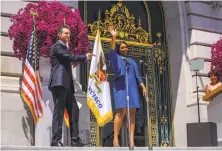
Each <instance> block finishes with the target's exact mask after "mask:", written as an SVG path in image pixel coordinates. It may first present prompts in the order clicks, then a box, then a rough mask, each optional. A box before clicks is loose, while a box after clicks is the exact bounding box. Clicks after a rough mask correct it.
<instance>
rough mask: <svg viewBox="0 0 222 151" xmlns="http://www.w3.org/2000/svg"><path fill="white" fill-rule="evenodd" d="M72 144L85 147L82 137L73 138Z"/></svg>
mask: <svg viewBox="0 0 222 151" xmlns="http://www.w3.org/2000/svg"><path fill="white" fill-rule="evenodd" d="M71 146H73V147H83V146H85V144H83V143H82V140H81V139H80V138H78V139H75V140H72V141H71Z"/></svg>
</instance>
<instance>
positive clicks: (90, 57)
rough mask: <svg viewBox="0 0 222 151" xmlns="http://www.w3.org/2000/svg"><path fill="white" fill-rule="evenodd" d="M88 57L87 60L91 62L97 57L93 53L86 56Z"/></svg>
mask: <svg viewBox="0 0 222 151" xmlns="http://www.w3.org/2000/svg"><path fill="white" fill-rule="evenodd" d="M86 56H87V60H91V59H92V57H93V56H95V55H94V54H93V53H90V52H89V53H87V54H86Z"/></svg>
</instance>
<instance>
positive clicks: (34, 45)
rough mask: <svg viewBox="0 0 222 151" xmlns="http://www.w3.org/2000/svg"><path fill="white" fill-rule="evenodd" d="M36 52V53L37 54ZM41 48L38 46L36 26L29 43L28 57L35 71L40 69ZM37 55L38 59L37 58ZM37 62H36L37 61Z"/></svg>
mask: <svg viewBox="0 0 222 151" xmlns="http://www.w3.org/2000/svg"><path fill="white" fill-rule="evenodd" d="M35 53H36V54H35ZM39 55H40V54H39V49H38V47H37V37H36V33H35V30H34V28H33V29H32V33H31V39H30V41H29V45H28V52H27V56H26V57H27V58H26V59H28V61H29V63H30V65H31V66H32V67H33V69H34V70H35V71H37V70H39ZM35 57H36V59H35ZM35 62H36V63H35ZM35 66H36V68H35Z"/></svg>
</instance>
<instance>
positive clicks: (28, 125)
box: [19, 61, 35, 146]
mask: <svg viewBox="0 0 222 151" xmlns="http://www.w3.org/2000/svg"><path fill="white" fill-rule="evenodd" d="M23 72H24V61H23V63H22V75H23ZM19 85H20V88H19V91H20V94H21V86H22V76H21V77H20V79H19ZM20 98H21V100H22V102H23V107H24V109H25V111H26V116H22V118H21V121H22V128H23V132H24V134H25V137H26V138H27V140H28V141H29V142H30V145H31V146H34V145H35V130H34V127H35V124H34V120H33V117H32V113H31V111H30V109H29V107H28V105H27V104H26V103H25V101H24V99H23V98H22V97H21V95H20Z"/></svg>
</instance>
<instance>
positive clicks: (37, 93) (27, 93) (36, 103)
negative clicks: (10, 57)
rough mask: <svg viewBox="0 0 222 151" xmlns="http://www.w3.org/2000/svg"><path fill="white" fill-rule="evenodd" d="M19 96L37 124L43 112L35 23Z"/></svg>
mask: <svg viewBox="0 0 222 151" xmlns="http://www.w3.org/2000/svg"><path fill="white" fill-rule="evenodd" d="M21 96H22V98H23V100H24V102H25V103H26V104H27V105H28V107H29V109H30V110H31V113H32V115H33V119H34V123H35V124H37V122H38V120H39V117H40V116H42V114H43V112H42V105H41V102H42V100H43V99H42V87H41V81H40V75H39V50H38V47H37V38H36V32H35V25H34V27H33V30H32V33H31V39H30V41H29V45H28V51H27V55H26V60H25V65H24V72H23V78H22V88H21Z"/></svg>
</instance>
